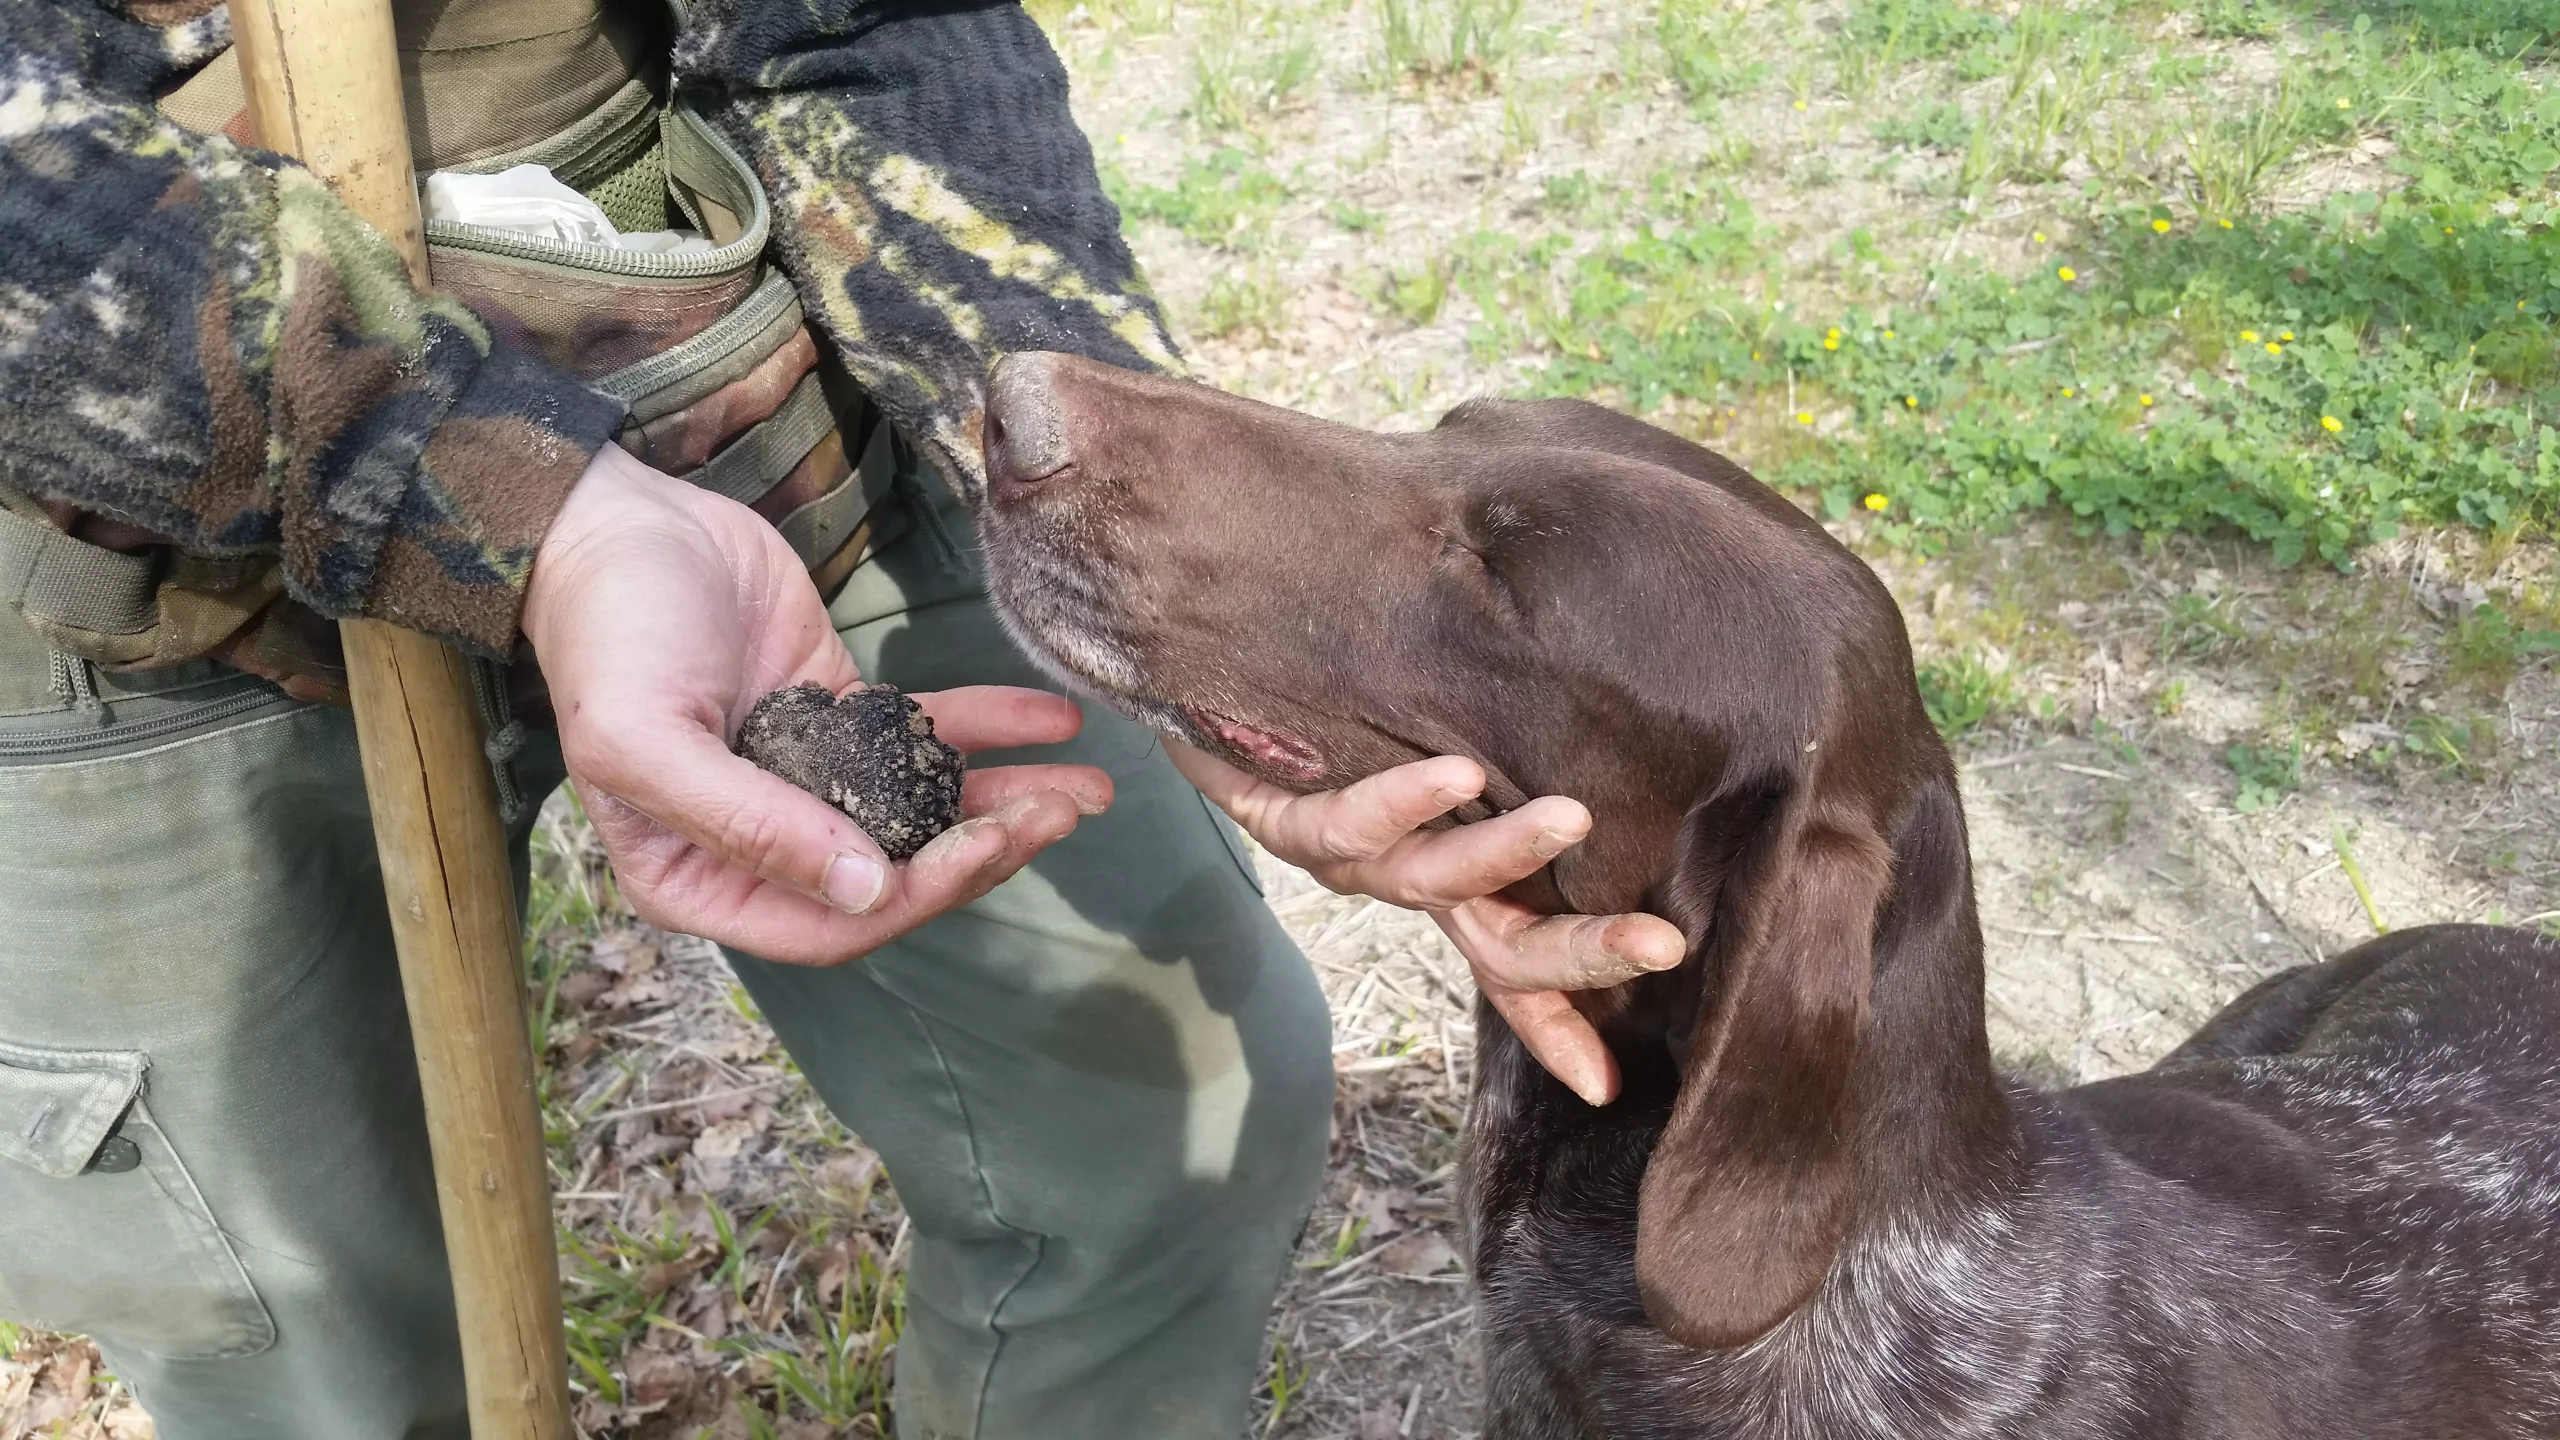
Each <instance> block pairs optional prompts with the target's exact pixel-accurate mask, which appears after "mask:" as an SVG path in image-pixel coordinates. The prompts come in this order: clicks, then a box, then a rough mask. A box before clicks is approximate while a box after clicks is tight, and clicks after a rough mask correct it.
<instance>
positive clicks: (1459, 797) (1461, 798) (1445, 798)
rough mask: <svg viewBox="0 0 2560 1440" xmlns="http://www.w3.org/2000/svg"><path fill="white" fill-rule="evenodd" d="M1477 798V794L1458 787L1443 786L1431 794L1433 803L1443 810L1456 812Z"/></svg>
mask: <svg viewBox="0 0 2560 1440" xmlns="http://www.w3.org/2000/svg"><path fill="white" fill-rule="evenodd" d="M1474 798H1476V792H1474V791H1473V790H1468V789H1465V788H1463V787H1461V786H1457V785H1443V786H1441V787H1440V788H1439V789H1437V790H1434V791H1432V792H1431V803H1432V804H1434V805H1437V806H1439V807H1440V808H1441V809H1443V810H1455V809H1457V808H1458V807H1459V806H1461V805H1464V804H1466V803H1467V802H1468V801H1470V800H1473V799H1474Z"/></svg>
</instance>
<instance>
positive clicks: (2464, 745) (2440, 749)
mask: <svg viewBox="0 0 2560 1440" xmlns="http://www.w3.org/2000/svg"><path fill="white" fill-rule="evenodd" d="M2401 745H2402V748H2403V749H2405V750H2406V751H2407V752H2408V753H2409V754H2411V755H2416V756H2419V757H2421V758H2423V759H2426V760H2428V761H2430V762H2432V763H2434V764H2435V765H2436V767H2437V768H2439V769H2441V770H2443V771H2444V772H2446V773H2447V774H2450V775H2455V776H2459V777H2460V778H2462V779H2465V780H2478V779H2480V778H2482V777H2483V776H2485V775H2486V774H2488V772H2489V767H2490V765H2491V763H2492V762H2494V761H2495V760H2496V758H2497V754H2498V724H2497V722H2496V721H2495V720H2492V719H2490V718H2489V717H2488V716H2486V715H2468V716H2464V717H2462V718H2460V719H2456V718H2454V717H2452V716H2449V715H2420V716H2418V717H2417V718H2415V719H2413V720H2411V721H2410V722H2409V726H2408V729H2407V731H2406V733H2405V734H2404V736H2403V738H2402V740H2401Z"/></svg>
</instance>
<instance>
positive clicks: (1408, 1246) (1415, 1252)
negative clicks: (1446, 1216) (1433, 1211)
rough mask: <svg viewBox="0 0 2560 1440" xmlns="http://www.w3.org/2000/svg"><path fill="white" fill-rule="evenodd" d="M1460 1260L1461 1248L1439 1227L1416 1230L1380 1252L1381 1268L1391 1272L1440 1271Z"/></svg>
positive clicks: (1426, 1272)
mask: <svg viewBox="0 0 2560 1440" xmlns="http://www.w3.org/2000/svg"><path fill="white" fill-rule="evenodd" d="M1457 1263H1458V1252H1457V1251H1455V1250H1452V1249H1450V1248H1449V1242H1448V1241H1446V1240H1443V1239H1441V1238H1440V1232H1439V1231H1437V1230H1416V1231H1415V1232H1413V1233H1412V1234H1410V1235H1407V1236H1406V1237H1404V1238H1403V1239H1401V1240H1398V1241H1396V1242H1395V1243H1394V1244H1392V1245H1389V1246H1388V1247H1387V1248H1386V1249H1384V1250H1381V1251H1379V1252H1378V1268H1379V1269H1380V1270H1383V1271H1385V1272H1386V1273H1387V1274H1389V1275H1437V1274H1439V1273H1440V1272H1441V1271H1443V1270H1449V1269H1454V1268H1456V1266H1457Z"/></svg>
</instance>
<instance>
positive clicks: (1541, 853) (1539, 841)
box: [1529, 830, 1581, 860]
mask: <svg viewBox="0 0 2560 1440" xmlns="http://www.w3.org/2000/svg"><path fill="white" fill-rule="evenodd" d="M1580 841H1581V837H1580V836H1578V835H1567V834H1565V833H1564V832H1563V831H1561V830H1541V831H1539V832H1538V833H1537V834H1536V835H1534V836H1532V837H1531V838H1530V840H1529V849H1530V850H1531V851H1533V852H1534V853H1535V854H1536V855H1537V857H1538V858H1539V859H1541V860H1553V859H1554V858H1556V857H1557V856H1559V855H1561V854H1563V853H1564V852H1566V851H1567V850H1570V849H1572V848H1573V847H1574V846H1575V845H1576V844H1578V843H1580Z"/></svg>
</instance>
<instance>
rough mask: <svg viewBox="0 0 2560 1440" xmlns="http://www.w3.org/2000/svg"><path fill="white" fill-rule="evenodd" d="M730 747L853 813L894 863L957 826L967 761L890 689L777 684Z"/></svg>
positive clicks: (918, 710)
mask: <svg viewBox="0 0 2560 1440" xmlns="http://www.w3.org/2000/svg"><path fill="white" fill-rule="evenodd" d="M738 753H739V754H740V755H741V756H744V757H745V758H746V759H748V760H750V761H752V762H754V763H755V764H756V765H757V766H758V767H760V768H762V769H764V770H766V771H769V772H771V773H773V774H775V775H779V776H781V777H782V778H783V779H785V780H788V781H790V782H791V783H792V784H794V785H797V786H799V787H800V788H801V789H803V790H806V791H808V792H809V793H810V794H812V795H815V796H817V797H818V798H819V799H821V800H824V801H826V802H827V803H828V804H830V805H833V806H835V807H836V808H837V809H839V810H842V811H843V812H844V813H845V814H846V815H848V816H851V817H852V819H853V823H854V824H856V825H859V826H861V827H862V829H863V833H864V834H867V835H869V836H870V837H871V838H872V839H874V840H877V841H879V842H880V848H881V849H882V850H883V851H885V852H887V854H888V856H889V858H890V859H892V860H904V859H907V858H908V857H910V856H912V855H914V854H915V853H916V852H917V851H919V850H922V849H923V848H924V847H925V844H926V842H928V841H930V840H932V839H933V837H934V836H936V835H939V834H941V833H942V832H943V831H945V830H948V829H950V828H951V827H952V826H954V825H957V824H959V823H960V782H961V778H962V776H963V775H964V774H965V773H966V772H967V769H968V762H967V761H966V760H965V759H963V758H962V757H961V754H960V752H959V751H957V750H954V749H953V748H951V747H950V746H949V745H947V744H945V743H943V741H942V740H941V739H939V738H938V737H936V736H935V735H934V733H933V717H932V716H930V715H927V714H925V713H924V711H923V710H922V709H921V708H919V707H918V706H917V705H916V702H915V701H913V700H910V699H908V698H907V697H906V696H905V695H904V694H903V693H901V692H900V691H899V690H897V689H896V688H895V687H893V686H888V685H873V686H870V687H868V688H865V689H859V690H848V691H846V692H845V694H844V696H843V697H842V698H841V699H839V698H837V697H836V696H833V695H829V694H828V693H827V692H826V690H825V689H824V688H823V687H821V686H817V685H795V686H792V687H791V688H790V689H788V690H776V691H774V692H773V693H772V694H770V695H767V696H766V697H764V698H763V699H761V700H759V701H757V702H756V708H755V709H753V710H751V711H748V712H747V723H746V724H745V725H743V726H740V727H739V729H738Z"/></svg>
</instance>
